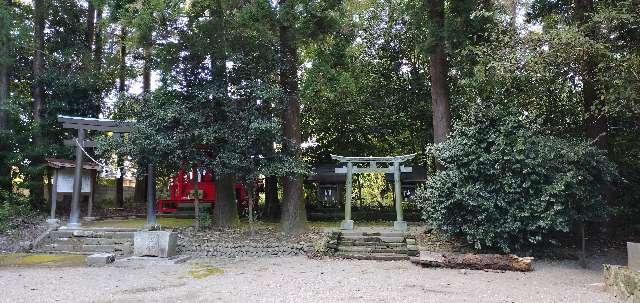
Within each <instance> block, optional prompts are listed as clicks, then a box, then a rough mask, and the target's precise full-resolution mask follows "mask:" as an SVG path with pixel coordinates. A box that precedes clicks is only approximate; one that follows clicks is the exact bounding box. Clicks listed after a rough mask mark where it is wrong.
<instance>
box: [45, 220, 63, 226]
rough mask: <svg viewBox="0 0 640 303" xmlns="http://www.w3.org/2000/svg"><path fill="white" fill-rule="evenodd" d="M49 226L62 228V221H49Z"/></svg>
mask: <svg viewBox="0 0 640 303" xmlns="http://www.w3.org/2000/svg"><path fill="white" fill-rule="evenodd" d="M47 225H48V226H51V227H58V226H60V220H58V219H47Z"/></svg>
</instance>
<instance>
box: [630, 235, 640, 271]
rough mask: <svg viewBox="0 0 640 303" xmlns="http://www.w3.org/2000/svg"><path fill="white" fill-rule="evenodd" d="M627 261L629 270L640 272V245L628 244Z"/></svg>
mask: <svg viewBox="0 0 640 303" xmlns="http://www.w3.org/2000/svg"><path fill="white" fill-rule="evenodd" d="M627 260H628V263H627V265H629V269H631V270H635V271H640V243H634V242H627Z"/></svg>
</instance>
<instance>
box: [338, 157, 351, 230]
mask: <svg viewBox="0 0 640 303" xmlns="http://www.w3.org/2000/svg"><path fill="white" fill-rule="evenodd" d="M352 193H353V162H347V193H346V196H345V203H344V221H342V223H341V224H340V229H344V230H352V229H353V220H351V194H352Z"/></svg>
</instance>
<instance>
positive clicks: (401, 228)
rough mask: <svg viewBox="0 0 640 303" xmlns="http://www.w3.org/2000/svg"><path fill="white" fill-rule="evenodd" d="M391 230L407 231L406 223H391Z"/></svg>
mask: <svg viewBox="0 0 640 303" xmlns="http://www.w3.org/2000/svg"><path fill="white" fill-rule="evenodd" d="M393 230H395V231H407V221H393Z"/></svg>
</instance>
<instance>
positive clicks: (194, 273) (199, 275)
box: [189, 264, 224, 280]
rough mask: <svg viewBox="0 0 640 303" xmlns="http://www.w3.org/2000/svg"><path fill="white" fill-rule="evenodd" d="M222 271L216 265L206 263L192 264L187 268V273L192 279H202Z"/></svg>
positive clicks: (219, 273)
mask: <svg viewBox="0 0 640 303" xmlns="http://www.w3.org/2000/svg"><path fill="white" fill-rule="evenodd" d="M222 273H224V270H222V269H221V268H218V267H213V266H210V265H206V264H194V265H193V267H192V268H191V270H189V275H190V276H191V277H192V278H194V279H198V280H200V279H204V278H208V277H211V276H217V275H221V274H222Z"/></svg>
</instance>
